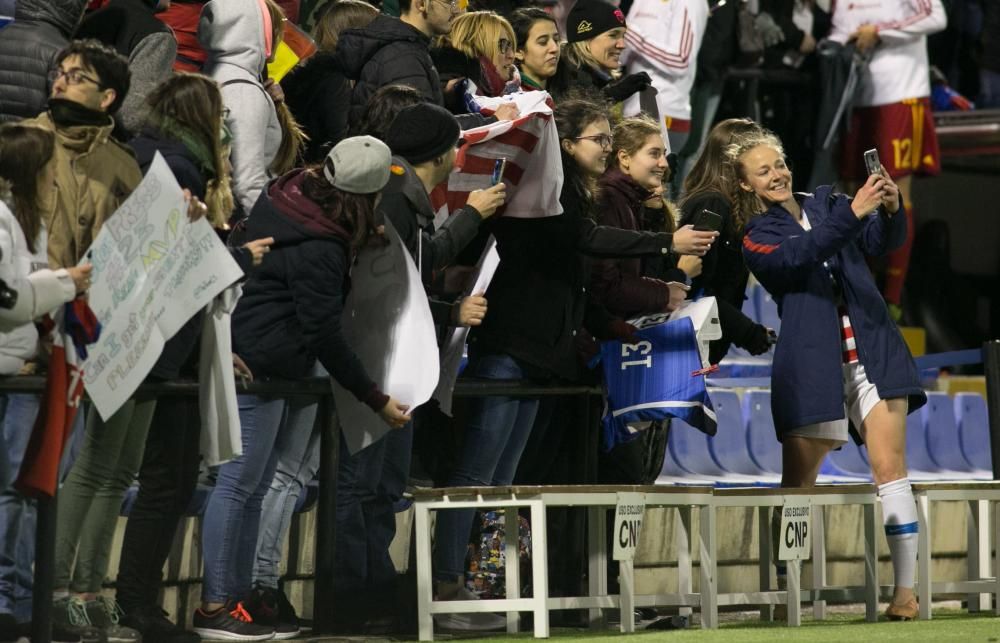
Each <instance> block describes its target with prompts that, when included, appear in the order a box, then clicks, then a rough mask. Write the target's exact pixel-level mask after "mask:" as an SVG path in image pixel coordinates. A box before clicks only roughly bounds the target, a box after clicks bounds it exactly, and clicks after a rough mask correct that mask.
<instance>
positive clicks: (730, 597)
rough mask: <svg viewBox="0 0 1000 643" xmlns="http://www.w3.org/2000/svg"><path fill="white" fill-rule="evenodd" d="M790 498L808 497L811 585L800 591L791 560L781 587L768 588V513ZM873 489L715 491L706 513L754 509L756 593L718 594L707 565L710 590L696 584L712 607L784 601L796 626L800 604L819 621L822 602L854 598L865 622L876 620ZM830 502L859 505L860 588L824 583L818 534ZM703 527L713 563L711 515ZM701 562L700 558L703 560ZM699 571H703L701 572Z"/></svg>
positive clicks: (709, 617) (711, 618)
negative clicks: (861, 605) (757, 559)
mask: <svg viewBox="0 0 1000 643" xmlns="http://www.w3.org/2000/svg"><path fill="white" fill-rule="evenodd" d="M790 499H808V500H809V501H810V503H811V505H812V525H813V527H812V536H811V537H812V563H813V567H812V569H813V578H812V585H813V588H812V589H810V590H806V591H802V590H801V588H800V586H801V584H800V571H801V570H800V567H799V565H798V564H796V562H795V561H789V564H788V587H787V591H774V590H772V589H771V581H770V579H771V575H770V574H771V564H772V562H773V561H772V554H771V526H770V525H771V511H772V509H773V508H774V507H781V506H783V505H784V504H785V502H786V501H787V500H790ZM875 502H876V496H875V488H874V487H873V486H872V485H870V484H842V485H819V486H816V487H812V488H808V489H796V488H779V487H769V488H761V487H741V488H728V489H716V490H715V493H714V494H713V497H712V509H711V511H712V513H713V514H714V512H715V510H717V509H718V508H720V507H755V508H756V509H757V521H758V527H757V528H758V536H759V538H758V541H759V554H760V568H759V569H760V591H758V592H746V593H727V592H721V593H720V592H719V591H718V587H717V586H716V584H715V579H716V578H717V575H716V572H715V570H714V569H713V570H712V572H711V573H710V574H709V576H710V578H711V579H712V586H711V588H705V587H702V588H701V591H702V593H710V594H712V595H713V596H715V597H716V601H715V603H716V605H715V606H714V607H715V609H716V610H717V608H718V607H719V606H727V605H763V606H767V611H768V612H770V606H773V605H776V604H781V603H785V604H787V606H788V624H789V625H792V626H797V625H799V624H800V623H801V602H802V601H803V600H806V601H811V602H812V603H813V611H814V616H815V617H816V618H818V619H821V618H823V617H824V615H825V608H826V601H827V600H840V601H858V602H862V601H863V602H864V603H865V619H866V620H867V621H869V622H875V621H877V620H878V589H879V586H878V558H877V551H878V550H877V547H876V545H877V543H876V538H877V535H878V532H877V530H876V524H875ZM831 505H861V506H862V507H863V510H864V540H865V557H864V559H865V584H864V586H861V587H830V586H827V584H826V548H825V535H824V532H823V512H824V508H825V507H827V506H831ZM710 520H711V527H710V529H709V530H708V531H709V533H710V534H711V540H710V541H709V542H708V543H707V544H708V547H709V550H710V551H709V556H708V560H709V561H711V564H713V565H715V564H717V561H718V556H717V554H716V540H715V516H714V515H713V516H712V517H711V518H710ZM701 564H702V565H703V566H704V565H705V564H706V562H705V561H704V560H703V561H702V563H701ZM703 575H704V574H703ZM702 620H703V621H707V622H708V623H710V626H711V627H715V626H716V624H717V622H718V616H717V614H715V613H712V614H705V613H702Z"/></svg>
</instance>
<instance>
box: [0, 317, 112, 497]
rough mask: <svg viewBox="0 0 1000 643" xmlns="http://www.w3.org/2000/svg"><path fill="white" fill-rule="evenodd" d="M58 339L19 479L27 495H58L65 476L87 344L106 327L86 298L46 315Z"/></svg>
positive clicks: (78, 407)
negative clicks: (65, 457) (62, 472)
mask: <svg viewBox="0 0 1000 643" xmlns="http://www.w3.org/2000/svg"><path fill="white" fill-rule="evenodd" d="M45 325H46V326H48V327H49V329H50V331H51V333H52V338H53V345H52V353H51V355H50V356H49V372H48V377H47V378H46V381H45V393H44V394H43V396H42V403H41V406H40V407H39V411H38V417H37V418H36V420H35V427H34V429H32V431H31V438H30V440H29V441H28V449H27V451H26V452H25V454H24V461H23V463H22V464H21V470H20V472H18V476H17V481H16V482H15V483H14V484H15V487H16V488H17V490H18V491H20V492H21V493H23V494H24V495H26V496H32V497H36V498H37V497H41V496H48V497H50V498H51V497H53V496H54V495H55V493H56V486H57V485H58V479H59V461H60V460H61V459H62V454H63V448H64V447H65V446H66V442H67V441H68V440H69V436H70V434H71V433H72V431H73V421H74V420H75V419H76V413H77V411H78V410H79V409H80V398H81V397H82V396H83V368H82V364H83V360H84V359H86V357H87V350H86V345H87V344H93V343H94V342H96V341H97V338H98V336H99V335H100V333H101V325H100V323H99V322H98V321H97V318H96V317H95V316H94V313H93V311H91V310H90V308H89V307H88V306H87V302H86V300H84V299H74V300H73V301H71V302H70V303H68V304H64V305H63V306H61V307H60V308H59V309H58V310H57V311H56V312H55V314H54V316H53V317H51V318H49V317H46V324H45Z"/></svg>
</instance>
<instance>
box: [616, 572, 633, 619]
mask: <svg viewBox="0 0 1000 643" xmlns="http://www.w3.org/2000/svg"><path fill="white" fill-rule="evenodd" d="M618 606H619V609H620V610H621V625H620V627H619V629H620V630H621V632H622V634H631V633H632V632H635V567H634V566H633V565H632V561H631V560H620V561H618Z"/></svg>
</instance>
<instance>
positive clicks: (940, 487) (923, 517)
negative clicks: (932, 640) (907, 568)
mask: <svg viewBox="0 0 1000 643" xmlns="http://www.w3.org/2000/svg"><path fill="white" fill-rule="evenodd" d="M913 495H914V497H915V498H916V500H917V515H918V518H919V521H920V530H919V537H918V539H917V571H918V582H917V596H918V598H919V601H920V618H921V619H930V618H931V616H932V613H931V600H932V598H933V595H934V592H939V593H952V594H954V593H965V592H968V593H969V609H970V610H974V611H978V610H981V609H988V608H989V600H990V597H991V596H992V598H993V613H994V614H996V615H998V616H1000V511H998V508H997V503H998V502H1000V482H973V481H970V482H914V483H913ZM941 500H944V501H948V500H951V501H961V502H967V503H968V506H969V524H968V551H967V560H968V569H969V579H968V580H965V581H958V582H951V583H935V582H934V580H933V576H932V572H931V562H932V561H931V537H932V533H931V524H932V523H931V509H932V506H933V503H934V502H935V501H941ZM991 508H992V509H993V522H992V525H993V534H994V536H993V537H994V543H995V546H996V547H997V551H995V552H994V553H993V575H992V576H990V569H989V567H990V551H991V550H990V509H991Z"/></svg>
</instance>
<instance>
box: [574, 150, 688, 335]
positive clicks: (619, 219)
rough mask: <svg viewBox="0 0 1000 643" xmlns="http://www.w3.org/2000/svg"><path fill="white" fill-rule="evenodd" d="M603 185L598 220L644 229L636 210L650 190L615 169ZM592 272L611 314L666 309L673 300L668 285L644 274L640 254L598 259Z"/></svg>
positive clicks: (594, 284) (593, 288) (595, 293)
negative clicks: (625, 257) (629, 256)
mask: <svg viewBox="0 0 1000 643" xmlns="http://www.w3.org/2000/svg"><path fill="white" fill-rule="evenodd" d="M600 187H601V191H600V200H599V203H598V208H597V212H598V214H597V222H598V223H599V224H601V225H605V226H609V227H612V228H621V229H622V230H640V229H642V228H641V226H640V224H639V221H638V220H637V219H636V213H637V212H641V210H642V202H643V201H645V200H647V199H648V198H649V197H650V195H651V193H650V191H649V190H647V189H645V188H643V187H642V186H640V185H639V184H638V183H636V182H635V181H634V180H633V179H632V178H631V177H629V176H628V175H626V174H624V173H622V171H621V170H618V169H615V168H613V169H610V170H608V171H607V172H605V174H604V176H602V177H601V180H600ZM591 275H592V276H591V281H590V284H591V292H592V294H593V296H594V299H595V300H597V301H598V302H600V303H601V304H603V305H604V307H605V308H607V309H608V311H609V312H610V313H612V314H615V315H619V316H621V317H623V318H625V319H630V318H632V317H636V316H638V315H644V314H649V313H659V312H663V311H665V310H666V309H667V305H668V304H669V303H670V289H669V288H668V287H667V284H666V283H664V282H662V281H659V280H658V279H650V278H648V277H645V276H643V273H642V260H641V259H640V258H638V257H631V258H628V259H601V260H599V261H595V262H594V265H593V270H592V271H591Z"/></svg>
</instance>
